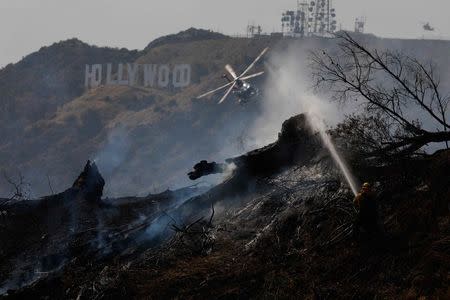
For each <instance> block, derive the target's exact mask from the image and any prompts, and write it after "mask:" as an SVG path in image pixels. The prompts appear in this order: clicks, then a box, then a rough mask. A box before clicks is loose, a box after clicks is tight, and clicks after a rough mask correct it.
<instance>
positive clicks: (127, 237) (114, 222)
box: [0, 35, 450, 299]
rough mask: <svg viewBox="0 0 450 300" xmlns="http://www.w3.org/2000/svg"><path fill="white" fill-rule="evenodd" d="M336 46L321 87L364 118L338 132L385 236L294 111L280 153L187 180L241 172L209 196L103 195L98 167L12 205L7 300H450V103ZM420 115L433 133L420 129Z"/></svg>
mask: <svg viewBox="0 0 450 300" xmlns="http://www.w3.org/2000/svg"><path fill="white" fill-rule="evenodd" d="M341 39H342V40H341V41H342V44H341V45H340V46H339V47H340V48H339V49H340V50H341V51H342V54H341V55H338V56H337V57H339V60H338V59H337V58H336V57H335V56H334V55H333V54H329V53H319V54H317V55H316V56H315V63H316V64H317V65H316V69H315V72H316V73H315V76H316V79H317V83H318V86H319V87H320V86H322V87H323V85H324V84H325V86H327V87H331V90H332V91H334V92H335V94H334V95H335V99H339V100H341V101H344V102H345V101H349V100H351V99H354V98H355V97H356V98H357V100H358V101H362V102H361V103H362V104H363V105H364V107H365V109H366V110H365V114H364V115H362V116H361V115H360V116H354V117H349V118H348V119H347V121H345V122H344V123H343V124H341V125H339V126H337V127H336V128H334V129H331V130H330V131H329V134H330V135H331V136H332V139H333V142H334V143H335V144H336V147H337V149H338V151H339V152H340V153H343V154H344V157H345V159H346V160H347V162H348V164H349V166H350V167H351V169H352V171H353V173H354V176H355V177H356V180H357V181H359V183H363V182H366V181H367V182H368V183H370V185H371V186H372V187H373V190H374V199H375V200H376V203H377V208H376V209H377V211H378V215H379V218H378V226H379V229H380V232H379V234H377V235H374V234H371V233H370V232H364V231H363V232H362V233H361V234H360V235H358V236H357V237H355V234H354V230H355V219H356V218H357V216H358V211H357V209H356V208H355V205H354V203H353V199H354V196H355V195H354V194H353V193H352V191H351V189H350V188H349V186H348V184H347V183H346V181H345V179H344V178H343V176H342V175H341V172H340V171H339V169H338V168H337V167H336V164H335V163H334V161H333V159H332V158H331V157H330V154H329V153H328V150H327V149H326V148H325V147H324V146H323V145H322V142H321V139H320V136H319V134H318V133H317V132H316V131H315V130H314V129H313V128H312V127H311V126H310V125H309V124H310V122H309V117H308V116H307V115H298V116H295V117H292V118H290V119H289V120H286V121H285V122H284V123H283V125H282V128H281V132H280V133H279V136H278V140H277V141H276V142H274V143H273V144H270V145H267V146H266V147H263V148H261V149H257V150H254V151H251V152H249V153H247V154H244V155H242V156H239V157H235V158H230V159H228V160H226V161H225V162H223V163H208V162H207V161H202V162H200V163H199V164H196V165H195V166H194V170H193V171H192V172H191V173H189V176H190V177H191V179H198V178H200V177H202V176H205V175H208V174H216V173H221V172H229V171H230V170H232V171H231V172H229V174H228V177H226V178H225V179H224V181H223V182H222V183H221V184H219V185H217V186H214V187H212V188H202V187H201V185H194V186H191V187H188V188H185V189H181V190H177V191H166V192H163V193H161V194H156V195H148V196H146V197H125V198H119V199H108V198H102V192H103V187H104V185H105V184H108V183H107V182H106V183H105V181H104V180H103V178H102V176H101V174H100V170H98V168H97V167H96V166H95V164H93V163H91V162H88V163H87V164H86V166H85V168H84V170H83V171H82V173H81V174H80V176H79V177H78V178H77V179H76V180H75V182H74V184H73V186H72V187H70V188H69V189H67V190H66V191H64V192H62V193H59V194H54V195H52V196H48V197H44V198H42V199H39V200H35V201H25V200H23V201H13V202H8V203H5V205H4V208H2V209H4V210H6V211H7V216H6V217H5V218H2V220H1V222H2V223H1V227H0V238H1V241H2V247H1V253H0V255H1V264H0V268H1V271H2V272H1V277H0V280H1V282H2V285H1V290H0V291H1V295H2V296H1V297H3V298H7V299H23V298H38V299H118V298H122V299H204V298H213V299H235V298H237V299H278V298H281V299H374V298H377V299H378V298H382V299H416V298H421V297H424V298H425V299H446V298H449V297H450V289H449V281H450V277H449V270H450V256H449V252H450V231H449V228H450V216H449V208H450V206H449V203H450V171H449V170H450V151H449V150H448V147H447V144H446V142H448V140H449V139H448V129H449V127H448V118H447V106H448V98H445V97H443V96H441V95H443V94H445V93H444V92H442V91H441V90H440V89H439V86H438V84H437V81H436V79H435V78H436V77H435V76H434V75H433V72H432V71H431V69H429V68H426V67H424V66H423V65H421V64H420V63H418V62H417V61H415V60H413V59H411V58H408V57H402V56H398V55H394V54H391V53H384V54H382V53H378V52H376V51H375V52H374V51H371V50H369V49H366V48H365V47H364V46H363V45H362V44H360V43H358V42H357V41H356V40H354V39H353V38H352V37H351V36H349V35H344V36H342V37H341ZM339 49H338V50H339ZM380 72H381V73H382V74H385V75H386V74H387V76H388V77H389V76H390V77H389V78H390V79H389V81H390V82H391V83H390V85H381V82H379V81H377V80H378V79H379V78H384V77H383V76H385V75H380ZM411 105H412V106H415V107H416V108H419V109H421V110H423V111H425V112H427V113H428V115H424V116H427V117H426V118H430V119H431V120H432V122H435V123H436V124H438V125H439V126H437V127H436V126H435V127H433V128H435V130H434V129H433V130H431V129H427V128H425V126H424V125H425V123H426V122H427V120H426V119H422V120H419V121H421V122H418V121H417V120H413V119H412V118H410V117H409V115H408V114H407V113H405V111H406V110H407V109H408V108H409V107H410V106H411ZM422 123H423V124H422ZM431 142H435V143H438V142H439V143H440V142H442V143H441V144H438V145H440V146H439V147H438V151H433V152H430V151H427V149H426V147H425V146H426V145H427V144H429V143H431ZM230 166H233V167H232V168H230Z"/></svg>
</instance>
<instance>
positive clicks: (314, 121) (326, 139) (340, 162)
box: [308, 113, 358, 196]
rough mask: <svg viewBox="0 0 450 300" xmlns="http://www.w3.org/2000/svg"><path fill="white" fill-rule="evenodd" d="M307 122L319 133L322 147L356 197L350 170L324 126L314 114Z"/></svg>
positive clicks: (354, 181) (355, 185) (354, 182)
mask: <svg viewBox="0 0 450 300" xmlns="http://www.w3.org/2000/svg"><path fill="white" fill-rule="evenodd" d="M308 120H309V123H310V125H311V127H312V128H313V129H315V130H317V131H318V132H319V135H320V138H321V140H322V143H323V145H324V146H325V147H326V148H327V149H328V151H329V152H330V155H331V157H332V158H333V160H334V162H335V163H336V165H337V166H338V168H339V169H340V170H341V171H342V173H343V175H344V177H345V180H346V181H347V183H348V185H349V187H350V189H351V190H352V192H353V194H354V195H355V196H356V194H357V193H358V187H357V184H356V180H355V178H354V177H353V175H352V173H351V172H350V169H349V168H348V167H347V164H346V163H345V161H344V159H343V158H342V157H341V155H340V154H339V152H338V151H337V150H336V147H335V145H334V144H333V141H332V140H331V138H330V136H329V135H328V133H327V130H326V127H325V124H324V123H323V121H322V120H321V119H320V118H319V117H318V116H317V114H315V113H310V114H309V118H308Z"/></svg>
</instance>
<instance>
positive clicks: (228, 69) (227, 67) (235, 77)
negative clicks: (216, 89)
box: [225, 65, 238, 79]
mask: <svg viewBox="0 0 450 300" xmlns="http://www.w3.org/2000/svg"><path fill="white" fill-rule="evenodd" d="M225 69H226V70H227V71H228V73H230V74H231V76H233V79H237V78H238V76H237V75H236V72H235V71H234V69H233V67H232V66H230V65H226V66H225Z"/></svg>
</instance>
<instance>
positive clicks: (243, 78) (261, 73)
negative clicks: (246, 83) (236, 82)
mask: <svg viewBox="0 0 450 300" xmlns="http://www.w3.org/2000/svg"><path fill="white" fill-rule="evenodd" d="M264 73H265V72H264V71H263V72H259V73H255V74H252V75H248V76H245V77H242V78H241V80H247V79H250V78H255V77H258V76H261V75H263V74H264Z"/></svg>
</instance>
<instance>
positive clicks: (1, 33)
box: [0, 0, 450, 67]
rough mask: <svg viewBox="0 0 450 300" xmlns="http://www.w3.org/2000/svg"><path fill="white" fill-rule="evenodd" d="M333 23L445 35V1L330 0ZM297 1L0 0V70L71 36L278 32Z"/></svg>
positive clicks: (101, 38)
mask: <svg viewBox="0 0 450 300" xmlns="http://www.w3.org/2000/svg"><path fill="white" fill-rule="evenodd" d="M334 6H335V8H336V10H337V14H338V24H339V23H340V24H342V27H343V28H344V29H353V26H354V25H353V24H354V19H355V17H358V16H365V17H366V18H367V27H366V32H371V33H374V34H376V35H379V36H384V37H403V38H421V37H422V36H423V31H422V24H423V23H424V22H426V21H430V22H431V25H432V26H434V27H436V29H437V30H436V33H434V34H433V35H434V36H436V37H438V38H446V39H447V38H449V37H450V18H449V17H448V14H449V11H450V0H334ZM295 7H296V0H227V1H225V0H127V1H125V0H122V1H118V0H76V1H74V0H0V37H1V43H0V67H2V66H5V65H6V64H8V63H11V62H17V61H18V60H20V59H21V58H22V57H23V56H25V55H27V54H29V53H31V52H34V51H36V50H38V49H39V48H40V47H41V46H44V45H50V44H52V43H54V42H57V41H60V40H65V39H68V38H72V37H77V38H79V39H81V40H83V41H85V42H88V43H90V44H96V45H99V46H112V47H126V48H130V49H142V48H144V47H145V46H146V45H147V44H148V43H149V42H150V41H151V40H152V39H154V38H156V37H159V36H161V35H165V34H170V33H176V32H178V31H181V30H184V29H186V28H189V27H200V28H206V29H213V30H218V31H220V32H223V33H226V34H234V33H244V31H245V28H246V26H247V24H248V22H249V21H251V22H255V23H256V24H260V25H262V26H263V30H264V31H268V32H270V31H273V30H275V31H280V29H281V24H280V18H281V12H282V11H283V10H286V9H293V8H295Z"/></svg>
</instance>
